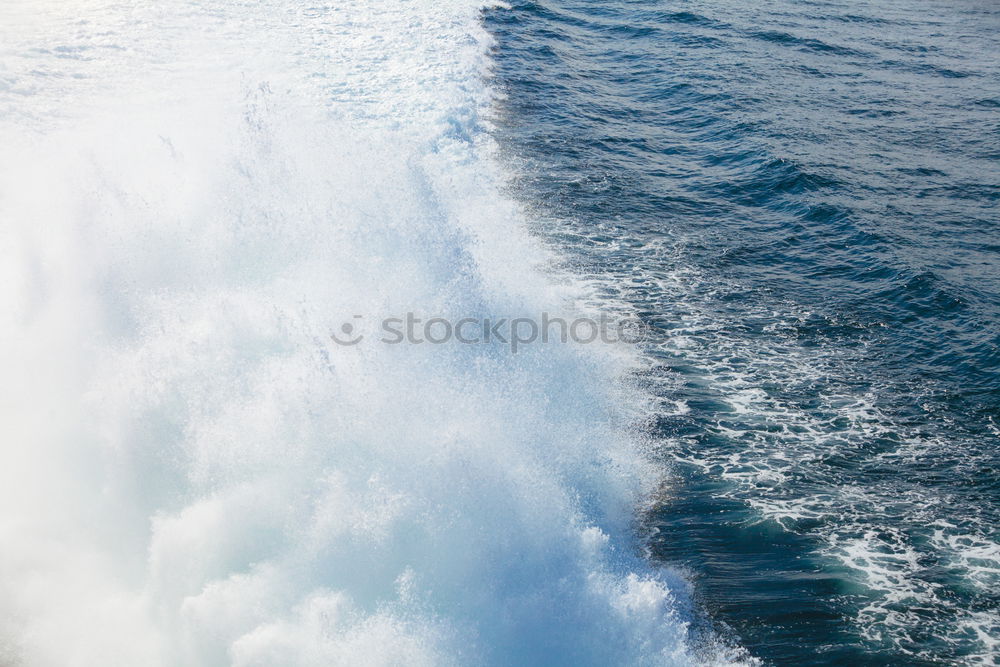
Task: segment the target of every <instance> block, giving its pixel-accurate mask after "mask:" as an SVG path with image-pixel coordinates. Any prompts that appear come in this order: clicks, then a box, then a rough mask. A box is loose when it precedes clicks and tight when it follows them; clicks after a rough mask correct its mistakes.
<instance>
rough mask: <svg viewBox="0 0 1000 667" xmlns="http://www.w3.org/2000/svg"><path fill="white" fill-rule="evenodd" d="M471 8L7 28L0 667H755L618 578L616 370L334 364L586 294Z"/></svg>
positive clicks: (691, 607) (174, 9) (236, 13)
mask: <svg viewBox="0 0 1000 667" xmlns="http://www.w3.org/2000/svg"><path fill="white" fill-rule="evenodd" d="M482 10H483V7H482V6H481V5H480V4H479V3H476V2H469V1H466V0H449V1H444V2H434V3H421V4H417V3H413V2H406V1H403V0H399V1H396V0H379V1H373V2H351V3H342V4H336V5H314V4H310V3H302V2H286V1H283V0H265V1H263V2H261V1H257V0H255V1H253V2H249V1H248V2H228V1H226V2H223V1H219V2H214V1H211V0H209V1H202V0H199V1H194V2H188V1H184V0H166V1H161V0H156V1H153V0H149V1H139V2H118V1H117V0H82V1H80V2H72V3H70V2H66V3H41V4H40V3H37V2H32V1H20V0H17V1H14V2H4V3H3V4H2V6H0V146H2V161H0V221H2V224H0V341H2V345H0V368H2V369H3V373H4V378H5V382H4V383H3V387H2V389H0V409H2V423H3V444H2V448H0V664H3V665H4V666H5V667H6V666H8V665H23V666H25V667H36V666H48V665H52V666H58V667H66V666H67V665H74V666H91V665H93V666H102V667H103V666H106V665H129V666H130V667H131V666H158V665H162V666H169V667H175V666H177V665H191V666H200V665H204V666H213V667H214V666H217V665H238V666H241V667H248V666H251V665H260V666H267V667H273V666H276V665H289V666H291V665H303V666H307V665H316V666H319V665H322V666H324V667H325V666H328V665H352V666H353V665H450V664H454V665H470V664H496V665H511V664H574V665H583V664H594V665H607V664H637V665H641V664H650V665H654V664H655V665H692V664H703V663H711V664H739V663H740V662H745V661H746V655H745V653H743V652H741V650H740V649H739V648H738V647H736V646H735V644H733V643H732V642H730V641H728V640H727V639H726V638H724V637H723V636H721V635H717V634H715V633H714V631H713V628H712V623H711V621H710V620H709V619H707V618H706V617H705V616H704V614H703V612H701V611H699V609H698V608H697V605H696V604H695V602H694V598H693V596H692V593H691V590H690V583H689V581H688V580H687V579H686V578H684V577H683V576H681V575H680V574H678V573H677V572H676V571H675V570H673V569H670V568H667V567H660V566H657V565H654V564H653V563H652V562H651V561H649V560H648V559H646V558H644V556H643V554H642V550H641V539H640V538H639V536H638V533H637V531H636V529H635V525H636V510H637V508H639V507H643V506H645V505H646V504H648V502H649V499H650V498H652V497H653V495H654V492H655V490H656V489H657V488H658V487H659V486H660V485H661V484H662V483H663V481H664V478H665V476H666V474H667V473H666V471H665V470H664V468H663V467H662V466H661V465H659V464H658V462H657V461H656V460H655V459H654V457H653V453H652V450H651V448H652V446H653V445H652V440H651V439H650V437H649V435H648V433H646V432H645V431H644V429H643V428H642V420H643V419H645V416H646V415H647V414H649V412H648V408H649V403H650V401H651V398H650V397H649V396H648V395H647V394H645V393H644V392H643V391H641V390H640V389H639V388H637V387H635V386H634V383H630V382H629V381H628V378H629V377H631V376H632V374H634V372H635V371H636V370H638V369H641V368H643V367H644V362H643V361H642V357H641V355H640V354H639V352H638V351H637V350H636V349H634V348H630V347H628V346H583V345H575V344H570V343H568V342H567V343H553V344H550V345H545V346H542V345H538V346H533V347H531V348H530V349H525V350H522V351H520V352H519V353H518V354H516V355H515V354H512V353H511V351H510V349H509V348H508V347H506V346H504V345H502V344H499V343H495V344H494V343H490V344H481V345H436V346H435V345H416V344H413V345H399V346H393V345H385V344H380V343H378V341H375V340H368V341H365V344H358V345H353V346H342V345H339V344H337V343H336V342H335V341H334V340H332V338H331V336H332V335H333V334H334V333H337V332H342V331H344V330H345V329H344V325H345V324H351V325H352V326H354V323H356V324H357V326H358V328H357V329H356V331H367V329H365V326H367V325H368V324H369V323H370V320H369V318H375V317H378V316H379V315H381V314H385V313H389V314H397V313H405V312H418V313H425V314H433V315H437V316H443V317H450V318H453V319H457V318H459V317H467V316H476V315H480V314H485V315H491V314H495V315H509V314H517V313H529V314H530V313H538V312H541V311H545V312H550V313H552V314H560V313H566V314H570V313H572V312H577V311H580V310H581V309H582V308H584V306H582V305H580V306H576V305H574V304H577V303H579V304H583V303H584V302H586V301H587V300H588V299H590V298H591V297H592V296H593V286H592V285H590V284H589V283H588V282H587V281H586V280H584V279H582V278H579V277H576V276H575V275H573V274H572V273H569V272H566V273H564V274H563V275H562V276H561V277H558V279H556V276H554V275H553V273H552V267H554V266H555V265H556V264H557V263H558V260H557V259H555V256H554V254H553V253H552V251H551V250H549V249H547V248H546V247H544V245H543V244H542V243H541V242H539V241H538V240H537V239H536V238H535V237H533V236H532V235H531V234H530V233H529V232H528V229H527V224H528V221H527V218H526V217H525V215H524V208H523V206H522V205H521V204H520V203H518V201H517V200H516V199H515V198H513V197H511V196H508V195H506V194H504V193H503V192H502V189H503V184H504V183H506V182H507V180H508V178H509V175H508V174H506V172H505V171H504V170H503V169H502V168H501V166H500V165H501V163H500V160H499V159H498V157H497V156H498V151H499V148H498V146H497V143H496V140H495V139H494V138H493V135H492V134H491V131H490V129H491V125H490V123H489V122H488V120H487V116H488V115H489V114H491V113H492V109H493V105H494V102H495V96H494V92H493V89H492V88H491V87H490V86H489V85H488V84H487V78H488V77H489V71H490V69H489V68H490V67H491V60H490V57H489V50H490V49H491V48H492V45H494V44H495V42H494V38H493V37H492V36H491V35H490V33H489V32H487V30H486V29H485V27H484V23H483V14H482ZM359 342H360V341H359Z"/></svg>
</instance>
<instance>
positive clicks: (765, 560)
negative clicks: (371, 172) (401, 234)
mask: <svg viewBox="0 0 1000 667" xmlns="http://www.w3.org/2000/svg"><path fill="white" fill-rule="evenodd" d="M485 20H486V24H487V26H488V28H489V29H490V30H491V31H492V32H493V34H494V35H495V36H496V38H497V46H496V63H497V64H496V69H495V72H494V76H495V79H496V81H495V83H496V85H497V87H498V88H499V89H500V90H502V91H503V92H504V93H505V94H506V97H505V98H504V99H503V100H501V101H500V103H499V104H498V105H497V109H496V118H495V123H496V130H495V131H496V135H497V137H498V139H499V140H500V142H501V145H502V146H503V147H504V150H505V154H506V159H507V160H509V161H510V163H511V164H512V165H513V166H514V168H515V169H514V172H515V173H517V174H519V176H518V177H517V178H516V179H515V180H514V182H512V183H511V189H512V190H513V191H514V192H515V193H516V194H517V196H519V197H520V199H521V200H522V201H524V202H525V205H526V206H528V207H529V208H530V209H531V211H532V213H533V215H534V217H535V219H537V220H538V221H539V222H538V231H539V233H541V234H542V235H543V236H544V237H545V238H547V239H549V240H550V241H551V243H553V244H554V245H556V246H557V247H558V248H559V249H560V252H561V253H562V255H563V256H564V257H566V258H567V262H568V263H570V264H571V265H572V266H573V268H574V269H575V270H576V271H577V272H579V273H582V274H584V275H586V276H588V277H591V278H593V279H594V280H595V281H596V282H597V283H598V284H599V285H600V286H601V290H602V292H603V297H604V298H605V299H607V300H609V301H616V302H622V303H625V304H628V307H630V308H632V309H634V310H635V311H637V312H638V313H639V314H640V315H641V317H642V318H643V319H644V320H645V321H646V322H647V323H648V324H649V325H650V326H651V327H653V328H654V329H655V331H656V333H657V342H656V343H655V344H651V345H650V346H649V350H648V351H649V356H650V359H651V362H650V369H649V371H648V372H646V373H644V374H642V375H641V377H639V378H637V381H638V382H641V383H643V384H644V385H645V386H647V387H649V389H650V391H652V392H654V393H655V394H656V396H657V397H659V399H660V406H661V409H660V410H659V412H658V413H657V414H655V415H651V421H650V431H651V433H652V434H653V435H654V436H655V437H656V439H657V442H658V447H659V448H660V451H661V452H662V459H663V462H664V465H666V466H670V467H671V469H672V471H673V476H674V479H673V482H672V484H671V486H670V487H669V488H668V489H667V490H666V491H665V492H664V495H663V497H662V498H660V499H659V502H658V504H657V506H656V508H655V509H654V510H653V511H651V512H650V513H649V515H648V516H647V517H646V526H645V527H646V532H647V535H648V539H649V544H650V549H651V552H652V554H653V556H654V558H656V559H658V560H660V561H661V562H663V563H665V564H669V565H673V566H680V567H682V568H684V569H685V570H686V571H687V572H688V573H689V575H690V576H691V578H692V579H693V580H694V582H695V585H696V588H697V591H698V594H699V596H700V599H699V601H700V603H701V604H702V605H703V606H704V608H705V609H706V610H707V611H708V612H709V613H710V614H712V615H713V617H714V618H715V619H716V621H717V622H718V623H719V624H720V627H724V628H729V631H730V632H731V634H732V635H733V636H734V637H735V638H736V639H738V640H739V641H740V642H741V643H742V644H743V645H744V646H746V647H747V648H748V649H749V650H750V652H751V653H752V654H753V655H755V656H758V657H759V658H761V659H763V660H764V661H765V662H767V663H771V664H781V665H803V664H810V665H826V664H830V665H833V664H850V663H854V664H863V665H901V664H907V665H922V664H993V665H995V664H1000V644H998V642H1000V477H998V473H1000V40H998V36H1000V5H998V4H997V3H995V2H990V1H983V0H980V1H974V0H968V1H959V2H954V3H943V2H932V1H926V2H922V1H919V0H892V1H889V2H877V3H876V2H861V1H858V2H850V1H847V2H792V1H790V0H774V1H771V2H765V3H754V4H753V5H752V6H751V5H750V3H741V2H735V1H733V0H703V1H692V2H675V3H667V2H656V1H653V0H636V1H631V2H623V1H615V2H586V1H581V0H553V1H551V2H516V3H514V5H513V7H512V9H510V10H497V11H491V12H489V13H487V15H486V19H485Z"/></svg>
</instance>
